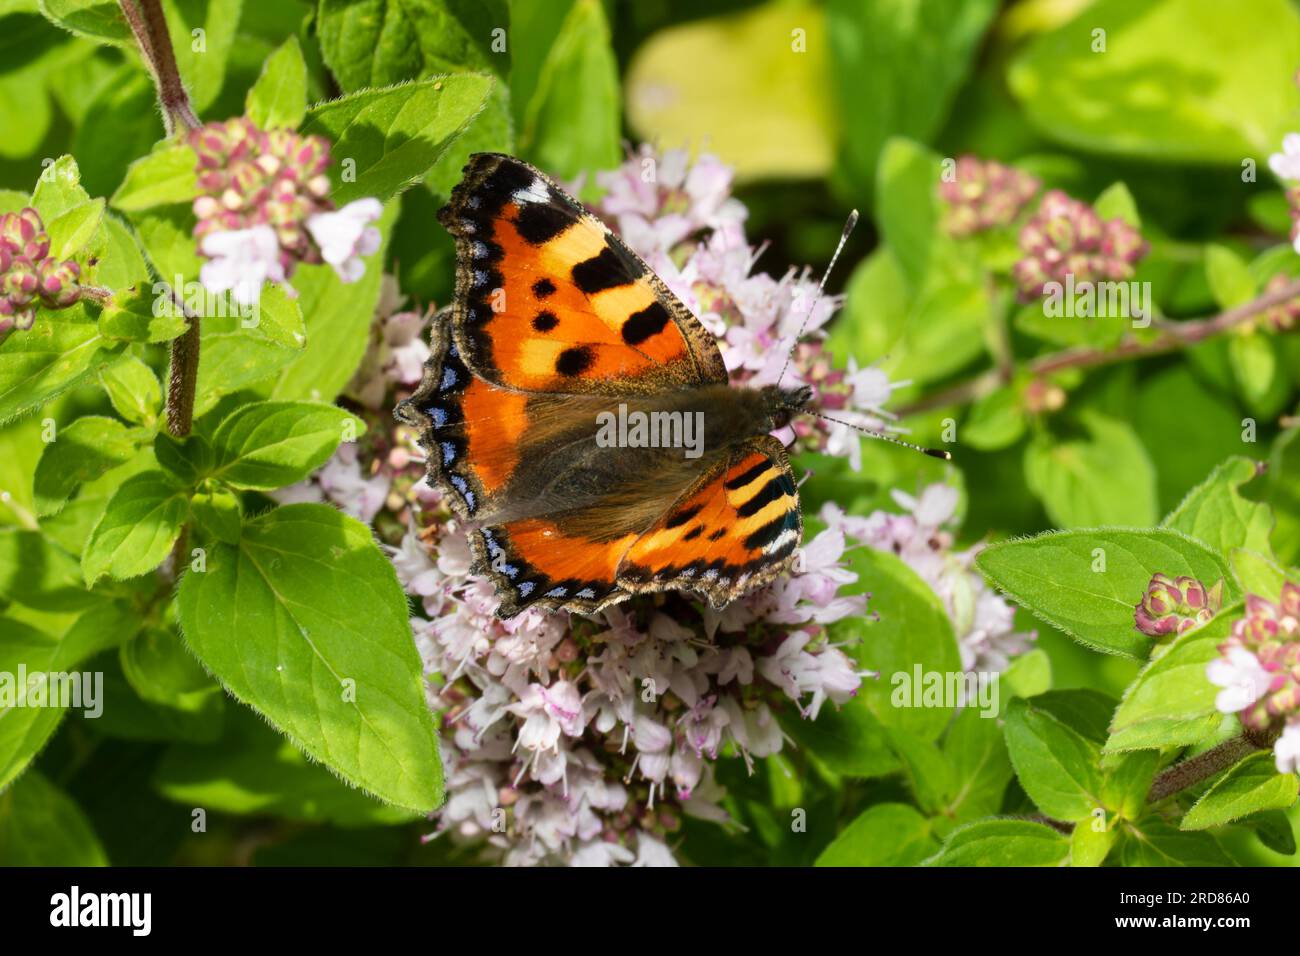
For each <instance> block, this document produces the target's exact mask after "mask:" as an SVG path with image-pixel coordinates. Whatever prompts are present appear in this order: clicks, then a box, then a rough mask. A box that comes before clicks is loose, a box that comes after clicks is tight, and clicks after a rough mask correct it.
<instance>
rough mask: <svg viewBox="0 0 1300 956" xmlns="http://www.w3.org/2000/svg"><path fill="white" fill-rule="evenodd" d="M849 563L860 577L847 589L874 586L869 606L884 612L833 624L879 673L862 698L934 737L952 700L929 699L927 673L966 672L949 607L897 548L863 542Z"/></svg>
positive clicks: (886, 718) (881, 714)
mask: <svg viewBox="0 0 1300 956" xmlns="http://www.w3.org/2000/svg"><path fill="white" fill-rule="evenodd" d="M849 566H850V568H851V569H852V570H853V571H854V572H855V573H856V574H857V575H858V580H857V583H856V584H854V585H850V586H848V587H847V588H846V589H845V591H844V592H843V593H853V592H855V591H863V590H870V592H871V610H872V611H874V612H876V614H877V615H878V616H879V617H878V619H877V618H875V617H872V618H868V617H853V618H845V619H844V620H841V621H837V622H836V623H835V624H832V625H831V626H830V633H831V635H832V639H833V640H834V641H836V642H844V643H846V644H848V646H850V647H851V648H853V651H852V653H853V654H854V656H855V657H856V659H857V661H858V662H859V663H860V664H862V665H863V666H864V667H867V668H869V669H871V670H873V671H876V672H878V673H879V674H880V678H879V679H878V680H868V681H866V682H864V683H863V686H862V690H861V692H860V693H859V694H858V699H861V700H863V701H865V702H866V705H867V707H868V708H870V710H871V712H872V713H873V714H874V715H875V716H876V718H877V719H878V720H879V721H880V722H881V723H882V724H884V725H886V726H888V727H897V728H899V729H902V730H905V731H908V732H910V733H912V734H915V735H917V736H918V737H921V738H923V739H925V740H933V739H934V738H936V737H938V736H939V734H940V733H941V732H942V731H943V729H944V727H945V726H947V724H948V719H949V718H950V717H951V716H952V710H953V707H952V705H953V702H952V701H951V700H944V699H940V700H937V701H934V700H930V699H929V696H928V695H926V693H925V688H926V680H927V675H937V677H938V679H939V680H940V681H946V679H947V676H948V675H949V674H960V673H961V657H960V655H959V653H958V651H957V639H956V637H955V636H954V635H953V629H952V622H951V621H950V620H949V618H948V613H947V612H946V611H945V610H944V608H943V605H942V604H940V603H939V599H938V597H936V596H935V593H934V591H933V590H931V588H930V586H929V585H928V584H926V583H925V582H924V581H923V580H921V578H920V577H918V576H917V574H916V572H915V571H913V570H912V569H911V568H909V567H908V566H907V565H906V564H904V563H903V561H902V560H901V559H899V558H898V557H896V556H894V555H892V554H888V553H886V552H882V551H873V550H870V549H867V548H860V549H858V550H856V551H852V552H850V553H849ZM918 681H920V685H919V686H918V683H917V682H918Z"/></svg>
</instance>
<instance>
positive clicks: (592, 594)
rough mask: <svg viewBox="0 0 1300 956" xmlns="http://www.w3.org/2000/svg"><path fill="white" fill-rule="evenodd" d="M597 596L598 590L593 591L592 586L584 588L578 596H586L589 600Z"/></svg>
mask: <svg viewBox="0 0 1300 956" xmlns="http://www.w3.org/2000/svg"><path fill="white" fill-rule="evenodd" d="M595 596H596V592H595V591H593V590H592V589H591V588H583V589H582V590H581V591H579V592H578V597H580V598H586V599H587V600H591V599H592V598H594V597H595Z"/></svg>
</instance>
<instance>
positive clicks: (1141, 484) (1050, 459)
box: [1025, 411, 1158, 528]
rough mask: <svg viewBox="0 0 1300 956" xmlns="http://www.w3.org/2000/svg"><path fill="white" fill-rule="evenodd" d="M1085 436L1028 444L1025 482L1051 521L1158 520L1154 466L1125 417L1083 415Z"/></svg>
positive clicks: (1073, 524)
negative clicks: (1087, 436)
mask: <svg viewBox="0 0 1300 956" xmlns="http://www.w3.org/2000/svg"><path fill="white" fill-rule="evenodd" d="M1080 418H1081V420H1082V422H1083V424H1084V427H1085V428H1087V430H1088V432H1089V438H1088V439H1087V440H1080V441H1061V442H1049V441H1046V440H1040V441H1035V442H1033V443H1032V444H1030V445H1029V447H1028V448H1026V449H1025V481H1026V482H1027V483H1028V484H1029V487H1030V488H1031V489H1032V490H1033V492H1034V494H1035V495H1037V496H1038V498H1039V499H1040V500H1041V501H1042V502H1043V506H1044V507H1045V508H1046V509H1047V514H1048V516H1049V517H1050V518H1051V519H1052V521H1053V523H1054V524H1056V525H1058V526H1060V527H1066V528H1071V527H1073V528H1078V527H1089V526H1093V525H1100V524H1120V525H1135V526H1145V525H1153V524H1155V523H1156V520H1157V516H1158V503H1157V501H1156V471H1155V468H1154V467H1153V466H1152V464H1151V459H1150V458H1149V457H1148V456H1147V453H1146V449H1145V448H1143V446H1142V442H1141V441H1140V440H1139V439H1138V437H1137V435H1136V434H1135V433H1134V431H1133V429H1132V427H1131V426H1130V425H1128V424H1127V423H1126V422H1122V421H1118V420H1115V419H1111V418H1106V417H1104V416H1102V415H1098V414H1096V413H1095V412H1091V411H1088V412H1084V413H1082V414H1081V416H1080Z"/></svg>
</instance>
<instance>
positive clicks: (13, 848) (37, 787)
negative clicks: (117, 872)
mask: <svg viewBox="0 0 1300 956" xmlns="http://www.w3.org/2000/svg"><path fill="white" fill-rule="evenodd" d="M0 866H108V857H107V856H106V855H105V853H104V848H103V846H101V845H100V842H99V837H97V836H96V835H95V831H94V830H93V829H92V828H91V826H90V821H88V820H87V819H86V817H85V814H83V813H82V812H81V808H80V807H78V806H77V805H76V803H74V802H73V800H72V798H71V797H69V796H68V795H67V794H66V793H64V792H63V791H62V790H60V789H59V788H58V787H56V786H54V784H52V783H50V781H49V780H47V779H45V777H43V776H41V775H40V774H39V773H37V772H36V771H34V770H33V771H32V772H31V773H29V774H26V775H24V777H23V779H22V780H20V781H18V782H17V783H16V784H14V785H13V786H12V787H10V788H9V789H8V790H6V791H5V792H4V793H0Z"/></svg>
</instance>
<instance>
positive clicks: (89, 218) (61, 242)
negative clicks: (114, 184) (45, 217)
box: [45, 199, 104, 259]
mask: <svg viewBox="0 0 1300 956" xmlns="http://www.w3.org/2000/svg"><path fill="white" fill-rule="evenodd" d="M103 222H104V200H102V199H92V200H90V201H89V202H83V203H81V204H80V205H78V206H73V207H72V208H71V209H69V210H67V211H66V212H64V213H62V214H60V215H59V216H56V217H55V218H54V219H52V220H51V221H49V222H47V223H46V224H45V231H46V233H48V234H49V237H50V255H51V256H53V257H54V258H56V259H71V258H73V257H75V256H76V255H77V254H78V253H79V252H81V251H82V249H84V248H85V246H86V245H87V243H89V242H90V240H91V239H92V238H93V237H94V235H95V233H97V232H98V231H99V227H100V226H101V225H103Z"/></svg>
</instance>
